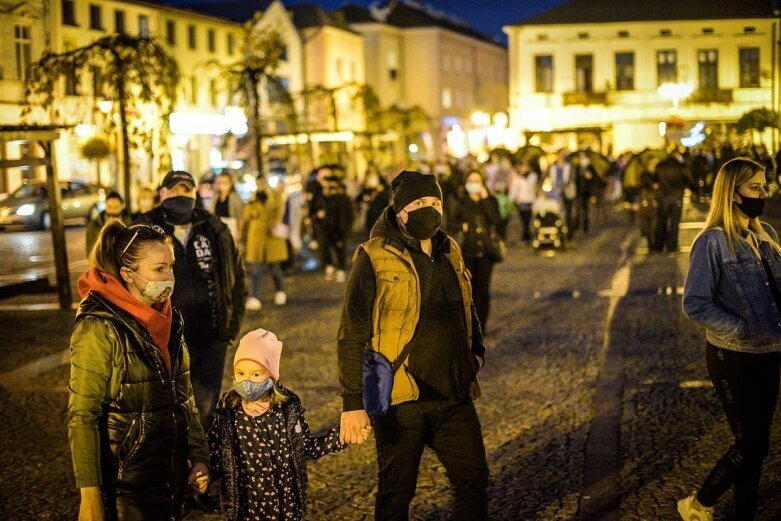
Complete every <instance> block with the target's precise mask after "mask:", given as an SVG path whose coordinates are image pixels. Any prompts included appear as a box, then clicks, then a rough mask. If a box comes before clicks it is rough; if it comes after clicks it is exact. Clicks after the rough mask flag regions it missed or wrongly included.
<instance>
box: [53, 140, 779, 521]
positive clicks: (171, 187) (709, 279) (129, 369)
mask: <svg viewBox="0 0 781 521" xmlns="http://www.w3.org/2000/svg"><path fill="white" fill-rule="evenodd" d="M720 153H721V157H726V156H725V155H724V154H725V152H724V151H723V150H722V151H721V152H720ZM706 156H707V154H704V153H702V151H697V152H695V153H694V154H684V153H682V151H681V150H678V149H673V150H671V151H670V152H669V153H668V154H666V155H665V157H659V158H658V159H659V160H658V161H653V162H650V163H649V164H648V165H645V170H644V172H643V173H642V176H641V179H642V183H643V186H642V187H641V189H640V190H637V191H635V192H632V191H629V192H628V193H627V195H626V198H627V200H628V202H629V203H630V208H634V209H636V208H637V207H638V206H639V204H636V205H635V206H632V204H633V203H639V202H640V201H647V200H652V201H653V203H652V204H651V205H650V207H651V208H652V209H653V211H654V213H655V221H654V223H653V226H651V227H650V228H648V227H647V223H645V214H643V213H642V212H638V213H639V217H640V219H639V220H640V221H641V227H643V226H646V227H645V228H643V230H644V233H645V234H646V235H647V237H648V239H649V245H650V246H651V248H652V249H653V250H657V251H662V250H664V249H666V250H667V251H669V252H674V251H677V249H678V244H677V221H679V220H680V213H681V205H682V197H683V191H684V190H685V189H687V188H689V189H691V190H692V191H693V193H695V194H697V195H698V196H700V197H703V198H705V197H706V196H709V194H710V193H711V191H712V198H711V199H710V201H711V211H710V215H709V217H708V224H707V226H706V230H705V231H704V232H703V233H702V234H701V235H700V236H699V237H698V239H697V241H695V244H694V248H693V253H692V260H691V262H692V266H697V269H696V270H690V273H689V277H688V278H687V281H686V289H685V293H684V311H685V312H686V313H687V315H689V316H690V317H691V318H692V319H693V320H695V321H697V322H699V323H701V324H703V325H704V326H705V328H706V330H707V331H708V345H707V360H708V369H709V372H710V374H711V377H712V379H713V380H714V385H715V386H716V389H717V392H718V394H719V397H720V398H721V399H722V401H723V402H724V407H725V410H726V412H727V417H728V418H729V421H730V426H731V427H732V428H733V431H734V432H735V435H736V440H737V441H736V444H735V445H734V446H733V447H732V448H731V449H730V451H729V452H728V453H727V454H726V455H725V456H724V458H723V459H722V460H721V461H720V462H719V463H718V464H717V466H716V467H715V468H714V470H713V472H712V473H711V475H710V476H709V477H708V479H707V480H706V482H705V485H703V487H702V488H701V489H700V490H699V491H698V492H697V493H696V494H694V495H693V496H691V497H689V498H686V499H683V500H681V501H680V502H679V505H678V508H679V512H680V513H681V516H682V517H683V519H685V520H693V519H711V518H712V508H713V505H714V504H715V502H716V500H717V499H718V498H719V497H720V496H721V495H722V494H723V492H724V491H725V490H726V489H727V488H729V487H730V486H732V485H735V488H736V504H737V508H738V511H739V512H740V513H741V517H740V518H741V519H751V518H752V516H753V511H754V510H755V502H756V488H757V483H758V479H759V473H760V470H761V466H762V461H763V459H764V456H765V455H766V454H767V450H768V449H767V448H768V443H769V425H770V423H769V419H770V418H771V417H772V414H773V410H774V408H775V403H776V400H775V397H776V396H777V392H778V373H779V371H778V367H779V364H780V363H781V361H780V360H779V354H778V353H779V352H780V351H781V347H779V342H778V341H777V340H776V339H777V338H778V337H779V335H780V334H781V333H778V331H776V322H778V324H781V321H778V320H777V319H781V317H777V316H776V315H778V311H777V310H778V309H781V292H779V290H778V286H779V285H781V247H779V245H778V242H777V236H776V234H775V231H774V230H772V228H770V227H768V226H767V225H766V224H765V223H761V222H760V221H759V220H758V218H759V216H760V215H761V213H762V206H763V204H764V200H765V199H766V198H767V196H768V193H767V191H766V184H767V180H769V179H771V178H772V179H774V176H775V170H774V169H773V171H772V172H771V171H770V166H767V165H768V163H760V162H757V161H752V160H750V159H747V158H739V159H734V158H733V159H732V160H727V161H726V162H724V163H723V164H722V165H721V166H719V170H718V175H715V176H714V177H713V178H712V179H711V181H708V179H709V178H708V175H704V176H703V175H701V174H699V173H698V174H696V175H695V174H693V172H694V171H695V170H696V169H695V167H694V165H695V164H696V163H697V161H698V160H697V158H698V157H706ZM771 161H772V159H771ZM627 163H628V161H627V160H626V158H625V157H619V158H618V159H617V160H615V161H610V162H609V163H608V164H609V169H607V170H605V169H604V168H598V167H597V166H596V165H595V164H594V156H593V155H592V154H590V153H589V152H588V151H585V150H581V151H575V152H569V151H567V150H559V151H557V152H556V154H555V156H553V157H552V159H551V161H550V164H547V161H545V160H544V159H543V160H541V159H540V158H539V157H537V158H534V159H528V158H520V159H519V158H515V157H512V156H508V155H503V154H495V155H493V157H491V159H490V160H489V161H488V162H486V163H484V164H480V163H477V162H476V161H474V160H465V161H457V162H451V163H444V162H442V163H435V164H431V165H424V164H421V165H416V166H417V168H416V169H415V170H404V171H401V172H400V173H398V174H397V175H395V176H393V178H392V179H390V178H388V177H386V176H385V175H383V173H382V172H380V171H379V170H378V169H376V168H374V167H371V166H370V168H369V170H368V171H367V172H366V175H365V176H364V179H363V181H362V184H360V185H357V186H356V185H350V184H349V182H348V180H346V179H345V176H344V175H343V172H342V170H341V169H340V168H339V167H338V166H337V165H329V166H324V167H321V168H318V169H316V170H314V171H313V172H312V173H311V175H310V176H309V177H308V178H307V179H306V180H304V183H302V184H303V190H302V193H301V194H300V196H298V195H296V194H294V193H292V192H291V191H290V190H288V185H287V184H286V183H285V182H284V180H282V181H280V180H279V179H277V180H275V181H274V182H271V180H270V179H269V178H268V177H266V176H258V178H257V181H256V191H255V193H254V194H253V195H252V197H251V199H250V200H249V201H243V200H242V199H241V198H240V197H239V196H238V194H237V193H236V190H235V186H234V182H235V180H234V179H233V178H232V177H231V175H230V174H228V173H224V174H222V175H219V176H217V178H216V180H215V183H214V193H213V195H212V196H211V198H210V200H209V201H207V204H204V201H203V200H202V198H201V196H200V193H199V191H198V189H197V188H198V187H197V184H196V182H195V180H194V178H193V177H192V176H191V175H190V174H189V173H187V172H184V171H172V172H169V173H168V174H167V175H166V176H165V177H164V179H163V181H162V183H161V185H160V187H159V190H158V191H157V192H154V191H142V192H140V194H139V203H142V204H144V205H145V206H144V207H141V204H139V205H138V206H139V212H137V213H135V214H131V213H130V212H129V211H128V210H127V208H126V207H125V202H124V200H123V199H122V197H121V196H119V195H118V194H113V193H112V194H110V195H109V196H108V197H107V200H106V208H105V211H104V212H103V213H102V214H101V215H99V216H98V217H97V218H96V219H95V220H94V221H93V222H91V223H90V224H89V226H88V230H87V235H88V242H87V244H88V246H87V247H88V250H89V270H88V271H87V272H86V273H85V274H84V275H83V276H82V278H81V279H80V280H79V290H80V293H81V296H82V298H83V300H82V302H81V304H80V307H79V311H78V314H77V322H76V327H75V329H74V331H73V335H72V338H71V379H70V400H69V407H68V417H69V420H68V431H69V439H70V443H71V450H72V457H73V466H74V474H75V477H76V484H77V486H78V487H79V489H80V492H81V506H80V513H79V518H80V519H82V520H92V519H162V518H165V519H172V518H178V517H180V516H181V515H182V513H183V511H184V509H185V506H186V505H187V507H188V508H192V507H194V506H197V507H199V508H205V509H221V510H222V512H223V514H224V515H225V517H226V519H229V520H234V519H235V520H239V519H241V520H244V519H257V520H266V519H279V520H296V519H301V518H303V516H304V514H305V511H306V497H307V478H306V460H311V459H316V458H320V457H322V456H324V455H326V454H328V453H332V452H340V451H343V450H345V449H346V448H347V446H348V445H350V444H361V443H364V442H366V441H367V440H368V438H369V437H370V436H371V434H372V433H374V438H375V442H376V446H377V465H378V480H379V483H378V490H377V495H376V504H375V516H376V518H377V519H407V518H408V515H409V505H410V503H411V501H412V499H413V497H414V495H415V485H416V479H417V474H418V467H419V464H420V458H421V454H422V453H423V451H424V449H425V447H429V448H430V449H431V450H433V451H434V453H435V455H436V456H437V458H438V459H439V460H440V462H441V463H442V464H443V466H444V467H445V469H446V471H447V475H448V478H449V479H450V482H451V485H452V487H453V492H454V505H453V516H454V519H464V520H479V519H487V517H488V494H487V487H488V465H487V460H486V452H485V447H484V445H483V437H482V429H481V425H480V420H479V417H478V415H477V412H476V410H475V407H474V400H476V399H477V398H478V397H479V396H480V387H479V384H478V380H477V375H478V373H479V371H480V370H481V369H482V367H483V366H484V365H485V363H486V348H485V341H484V338H485V335H486V332H487V331H489V329H488V323H489V318H490V300H491V299H490V296H491V293H490V288H491V279H492V274H493V271H494V268H495V265H496V264H497V263H500V262H502V261H503V260H504V259H505V256H506V251H507V248H508V244H509V245H510V246H511V247H529V248H532V247H535V248H536V247H540V246H541V245H542V244H545V242H542V241H548V242H547V244H550V245H551V247H554V248H556V247H566V246H568V245H573V244H574V241H580V240H585V239H586V238H587V237H588V236H589V234H590V233H592V231H593V229H594V224H595V221H598V219H595V218H594V216H593V215H592V214H593V212H594V210H595V209H599V208H600V205H604V204H608V203H610V202H618V201H617V200H616V196H615V194H617V193H620V192H621V190H620V189H616V183H619V184H620V182H621V180H622V175H623V172H622V168H624V167H625V166H626V165H627ZM714 165H716V164H715V163H714ZM697 168H699V167H697ZM773 168H774V167H773ZM696 171H697V172H702V170H696ZM707 171H710V170H707ZM702 180H704V181H703V182H700V181H702ZM711 185H712V186H713V188H712V190H711V189H710V187H711ZM633 198H635V199H633ZM207 208H208V209H207ZM513 215H517V219H518V222H519V225H520V226H519V230H520V232H519V234H518V236H517V237H516V238H515V239H512V240H511V239H508V230H509V223H510V220H511V219H512V218H513ZM353 246H354V248H353ZM353 249H354V254H353V257H352V263H348V252H350V250H353ZM306 252H310V253H311V252H317V253H318V254H319V266H320V269H321V270H322V276H323V277H324V278H325V280H327V281H329V282H333V283H344V284H345V298H344V302H343V307H342V315H341V321H340V324H339V327H338V330H337V331H335V332H334V333H335V336H336V338H337V346H338V347H337V358H338V366H339V383H340V387H341V395H342V402H343V403H342V415H341V418H340V421H339V424H338V425H335V426H334V427H333V428H331V429H329V430H328V431H326V432H325V433H323V434H320V435H313V434H312V433H310V430H309V427H308V424H307V422H306V418H305V417H304V413H303V411H304V409H303V406H302V404H301V400H300V398H299V397H298V396H297V395H296V394H295V393H294V392H293V391H292V390H291V389H289V388H287V387H286V386H285V385H284V384H283V383H282V375H281V374H280V369H279V368H280V360H281V355H282V348H283V345H282V342H280V341H279V340H278V339H277V336H276V335H275V334H274V333H273V332H270V331H267V330H264V329H258V330H255V331H251V332H249V333H247V334H246V335H244V336H243V338H241V339H239V332H240V330H241V325H242V321H243V319H244V317H245V314H246V312H257V311H259V310H261V309H262V304H261V302H262V299H263V296H264V292H263V291H262V287H263V278H264V275H265V274H266V273H269V274H270V275H271V278H272V280H273V283H274V291H273V302H274V304H275V305H277V306H283V305H286V304H287V300H288V299H287V294H286V292H285V279H286V275H287V274H289V273H290V272H291V271H294V270H295V267H296V260H297V259H300V258H301V257H302V256H304V255H305V254H306ZM736 252H737V256H738V258H737V261H731V260H730V258H731V257H733V256H734V255H735V254H736ZM741 259H742V260H741ZM754 259H759V260H760V261H761V262H760V263H757V262H753V260H754ZM743 261H745V262H743ZM741 262H742V264H741ZM733 264H734V265H735V266H736V268H735V269H731V266H732V265H733ZM744 265H745V266H749V265H751V268H750V269H748V268H747V269H743V268H741V266H744ZM757 265H758V266H759V268H756V266H757ZM752 270H753V271H752ZM722 272H724V273H723V274H722ZM744 286H746V287H748V290H747V291H746V292H742V291H736V288H740V287H744ZM174 287H175V290H174ZM747 296H748V298H751V299H757V300H761V301H762V302H765V301H769V302H771V305H772V307H769V306H765V307H767V309H765V307H762V309H759V308H757V307H756V306H755V305H754V304H753V303H746V302H741V299H746V298H747ZM773 302H775V304H772V303H773ZM746 309H751V310H753V311H752V314H751V316H747V315H746V314H745V313H744V312H743V311H744V310H746ZM456 317H462V318H458V319H456ZM234 345H237V349H236V351H235V355H234V357H233V361H232V362H233V365H232V369H231V370H229V372H230V373H232V374H233V376H234V385H233V386H232V388H231V389H230V390H228V392H226V393H224V394H222V395H220V392H221V390H222V389H221V388H222V381H223V376H224V372H225V370H226V369H225V364H226V358H227V355H228V353H229V352H230V350H231V347H232V346H234ZM753 355H759V357H760V358H761V360H760V358H757V357H754V356H753ZM757 375H761V377H757ZM748 382H750V383H751V385H749V386H748V387H746V386H747V385H748ZM749 387H750V388H749ZM736 389H741V392H740V393H737V394H736V391H735V390H736ZM774 393H775V394H774ZM771 398H772V399H771ZM212 483H219V485H215V486H210V485H211V484H212ZM188 489H189V490H190V491H189V492H188ZM216 498H219V500H218V501H217V499H216ZM709 515H710V516H711V517H708V516H709ZM697 516H699V517H697Z"/></svg>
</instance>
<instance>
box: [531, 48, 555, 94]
mask: <svg viewBox="0 0 781 521" xmlns="http://www.w3.org/2000/svg"><path fill="white" fill-rule="evenodd" d="M534 75H535V89H534V90H536V91H537V92H553V56H550V55H546V56H535V57H534Z"/></svg>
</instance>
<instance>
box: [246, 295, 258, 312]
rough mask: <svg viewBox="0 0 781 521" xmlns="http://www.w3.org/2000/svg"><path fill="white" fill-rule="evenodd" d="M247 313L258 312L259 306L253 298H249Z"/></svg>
mask: <svg viewBox="0 0 781 521" xmlns="http://www.w3.org/2000/svg"><path fill="white" fill-rule="evenodd" d="M246 308H247V311H260V308H261V304H260V301H259V300H258V299H256V298H255V297H249V298H248V299H247V305H246Z"/></svg>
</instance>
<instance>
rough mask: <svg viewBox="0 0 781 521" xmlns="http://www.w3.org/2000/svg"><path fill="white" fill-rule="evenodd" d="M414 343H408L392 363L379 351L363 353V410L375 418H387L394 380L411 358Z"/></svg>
mask: <svg viewBox="0 0 781 521" xmlns="http://www.w3.org/2000/svg"><path fill="white" fill-rule="evenodd" d="M410 347H412V342H408V343H407V345H406V346H404V349H403V350H402V351H401V354H400V355H399V357H398V358H397V359H396V361H395V362H393V363H391V361H390V360H388V359H387V358H386V357H385V355H383V354H382V353H380V352H379V351H373V350H367V351H364V353H363V408H364V409H365V410H366V414H368V415H369V416H371V417H373V418H378V417H381V416H385V414H386V413H387V412H388V408H389V407H390V403H391V391H392V390H393V378H394V376H395V375H396V371H398V370H399V367H401V364H403V363H404V361H405V360H406V359H407V357H408V356H409V351H410Z"/></svg>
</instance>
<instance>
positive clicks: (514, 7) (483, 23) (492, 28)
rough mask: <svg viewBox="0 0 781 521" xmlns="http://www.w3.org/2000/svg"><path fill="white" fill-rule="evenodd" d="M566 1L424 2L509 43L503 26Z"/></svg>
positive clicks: (356, 0) (339, 1)
mask: <svg viewBox="0 0 781 521" xmlns="http://www.w3.org/2000/svg"><path fill="white" fill-rule="evenodd" d="M564 1H565V0H424V1H422V2H421V3H422V4H424V5H425V4H430V5H432V6H434V7H435V8H437V9H440V10H442V11H445V12H447V13H448V14H450V15H453V16H456V17H458V18H461V19H463V20H465V21H467V22H469V24H470V25H471V26H472V27H474V28H475V29H477V30H478V31H480V32H482V33H484V34H486V35H487V36H490V37H496V38H499V39H500V41H501V42H503V43H506V42H507V38H506V36H505V35H504V33H502V26H503V25H508V24H512V23H515V22H517V21H518V20H522V19H524V18H527V17H529V16H532V15H534V14H537V13H539V12H542V11H545V10H546V9H548V8H550V7H553V6H555V5H558V4H561V3H564ZM284 3H286V4H291V5H292V4H302V3H316V4H319V5H321V6H323V7H324V8H326V9H328V10H333V9H338V8H339V7H341V6H343V5H345V4H348V3H350V4H359V5H363V6H368V5H370V4H371V3H372V0H351V1H348V0H292V1H289V0H288V1H285V2H284Z"/></svg>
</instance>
